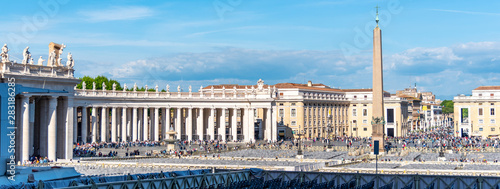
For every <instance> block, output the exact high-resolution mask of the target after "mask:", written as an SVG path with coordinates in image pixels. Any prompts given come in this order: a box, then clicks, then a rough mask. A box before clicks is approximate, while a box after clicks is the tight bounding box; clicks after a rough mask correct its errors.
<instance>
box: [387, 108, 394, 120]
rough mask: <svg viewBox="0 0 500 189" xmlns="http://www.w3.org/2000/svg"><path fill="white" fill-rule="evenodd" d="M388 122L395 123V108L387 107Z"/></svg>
mask: <svg viewBox="0 0 500 189" xmlns="http://www.w3.org/2000/svg"><path fill="white" fill-rule="evenodd" d="M387 123H394V109H387Z"/></svg>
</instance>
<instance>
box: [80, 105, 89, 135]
mask: <svg viewBox="0 0 500 189" xmlns="http://www.w3.org/2000/svg"><path fill="white" fill-rule="evenodd" d="M87 126H88V123H87V107H86V106H83V107H82V128H81V129H82V130H81V131H82V144H85V143H87Z"/></svg>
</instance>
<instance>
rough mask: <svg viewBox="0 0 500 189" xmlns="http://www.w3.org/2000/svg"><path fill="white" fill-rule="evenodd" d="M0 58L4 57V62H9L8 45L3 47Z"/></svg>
mask: <svg viewBox="0 0 500 189" xmlns="http://www.w3.org/2000/svg"><path fill="white" fill-rule="evenodd" d="M0 56H2V62H8V61H9V48H8V47H7V44H4V45H3V47H2V52H1V53H0Z"/></svg>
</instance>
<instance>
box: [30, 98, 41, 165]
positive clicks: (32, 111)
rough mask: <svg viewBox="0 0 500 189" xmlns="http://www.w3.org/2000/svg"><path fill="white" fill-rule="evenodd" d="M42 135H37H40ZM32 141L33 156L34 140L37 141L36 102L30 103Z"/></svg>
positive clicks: (31, 151) (31, 152) (31, 150)
mask: <svg viewBox="0 0 500 189" xmlns="http://www.w3.org/2000/svg"><path fill="white" fill-rule="evenodd" d="M39 134H40V133H37V135H39ZM29 137H30V141H29V146H30V148H29V154H30V155H31V154H33V150H34V149H33V148H34V140H35V100H33V101H32V102H30V136H29ZM37 142H38V141H37Z"/></svg>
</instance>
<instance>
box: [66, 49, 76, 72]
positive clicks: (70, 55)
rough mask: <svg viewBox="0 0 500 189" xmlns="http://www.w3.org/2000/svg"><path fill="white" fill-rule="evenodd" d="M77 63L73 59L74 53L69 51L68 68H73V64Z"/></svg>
mask: <svg viewBox="0 0 500 189" xmlns="http://www.w3.org/2000/svg"><path fill="white" fill-rule="evenodd" d="M74 65H75V61H74V60H73V55H72V54H71V53H70V52H68V61H66V66H67V67H68V68H73V66H74Z"/></svg>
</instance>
